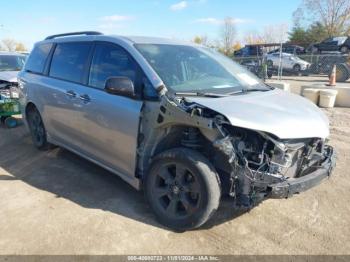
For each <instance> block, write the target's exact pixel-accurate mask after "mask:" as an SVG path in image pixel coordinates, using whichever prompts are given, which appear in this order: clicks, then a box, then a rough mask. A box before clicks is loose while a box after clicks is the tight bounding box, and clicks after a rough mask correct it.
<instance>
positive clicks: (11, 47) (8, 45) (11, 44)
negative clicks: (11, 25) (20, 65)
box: [2, 38, 17, 52]
mask: <svg viewBox="0 0 350 262" xmlns="http://www.w3.org/2000/svg"><path fill="white" fill-rule="evenodd" d="M16 44H17V43H16V41H15V40H13V39H10V38H6V39H3V40H2V45H3V46H4V48H5V50H6V51H10V52H13V51H15V50H16Z"/></svg>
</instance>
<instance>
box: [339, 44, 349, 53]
mask: <svg viewBox="0 0 350 262" xmlns="http://www.w3.org/2000/svg"><path fill="white" fill-rule="evenodd" d="M340 52H341V53H344V54H346V53H348V52H349V47H347V46H346V45H344V46H342V47H341V48H340Z"/></svg>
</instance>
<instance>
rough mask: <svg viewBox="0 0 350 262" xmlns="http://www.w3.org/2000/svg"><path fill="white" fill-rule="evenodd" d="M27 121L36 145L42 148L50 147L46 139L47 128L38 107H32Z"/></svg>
mask: <svg viewBox="0 0 350 262" xmlns="http://www.w3.org/2000/svg"><path fill="white" fill-rule="evenodd" d="M27 121H28V126H29V130H30V134H31V136H32V141H33V144H34V146H35V147H36V148H38V149H40V150H46V149H48V148H49V146H50V144H49V143H48V142H47V139H46V129H45V126H44V123H43V120H42V118H41V116H40V113H39V111H38V110H37V109H36V108H32V109H30V111H29V112H28V114H27Z"/></svg>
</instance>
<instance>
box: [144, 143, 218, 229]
mask: <svg viewBox="0 0 350 262" xmlns="http://www.w3.org/2000/svg"><path fill="white" fill-rule="evenodd" d="M219 181H220V180H219V177H218V174H217V173H216V171H215V169H214V167H213V166H212V165H211V163H210V162H209V161H208V160H207V159H206V158H205V157H204V156H202V155H201V154H200V153H198V152H197V151H194V150H190V149H186V148H176V149H171V150H168V151H166V152H163V153H161V154H159V155H158V156H156V157H155V158H154V160H153V164H152V165H151V168H150V170H149V172H148V174H147V177H146V180H145V193H146V198H147V200H148V202H149V204H150V206H151V208H152V210H153V211H154V213H155V215H156V217H157V219H158V221H159V222H160V223H161V224H163V225H165V226H166V227H169V228H171V229H174V230H177V231H184V230H189V229H194V228H197V227H200V226H201V225H203V224H204V223H205V222H207V221H208V220H209V218H210V217H211V216H212V215H213V214H214V213H215V211H216V210H217V209H218V207H219V202H220V196H221V189H220V182H219Z"/></svg>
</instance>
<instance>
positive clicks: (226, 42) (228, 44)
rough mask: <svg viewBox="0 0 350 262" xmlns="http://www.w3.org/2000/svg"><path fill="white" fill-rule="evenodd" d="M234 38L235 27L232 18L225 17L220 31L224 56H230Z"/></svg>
mask: <svg viewBox="0 0 350 262" xmlns="http://www.w3.org/2000/svg"><path fill="white" fill-rule="evenodd" d="M235 37H236V26H235V23H234V19H233V18H232V17H226V18H225V19H224V24H223V26H222V31H221V42H222V51H223V53H224V54H226V55H231V54H232V52H233V45H234V42H235Z"/></svg>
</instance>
